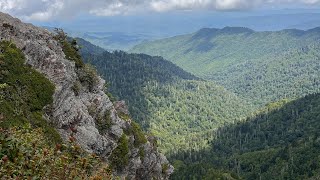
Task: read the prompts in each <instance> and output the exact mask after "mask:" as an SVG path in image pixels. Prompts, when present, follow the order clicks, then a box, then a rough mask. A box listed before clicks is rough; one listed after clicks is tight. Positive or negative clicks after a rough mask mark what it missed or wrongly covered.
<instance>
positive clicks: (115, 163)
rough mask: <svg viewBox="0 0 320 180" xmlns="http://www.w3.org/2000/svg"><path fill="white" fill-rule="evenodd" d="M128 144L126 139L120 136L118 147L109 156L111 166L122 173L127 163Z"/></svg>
mask: <svg viewBox="0 0 320 180" xmlns="http://www.w3.org/2000/svg"><path fill="white" fill-rule="evenodd" d="M128 153H129V143H128V137H127V136H126V135H125V134H122V136H121V137H120V139H119V141H118V146H117V147H116V149H114V150H113V151H112V154H111V156H110V158H109V159H110V161H111V166H112V168H113V169H116V170H117V171H122V170H123V168H124V167H125V166H127V165H128V163H129V154H128Z"/></svg>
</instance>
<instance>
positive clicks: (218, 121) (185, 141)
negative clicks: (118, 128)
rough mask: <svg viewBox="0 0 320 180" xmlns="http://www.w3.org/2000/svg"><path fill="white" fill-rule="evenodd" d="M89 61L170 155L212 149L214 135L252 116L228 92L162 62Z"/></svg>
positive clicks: (115, 57) (121, 56)
mask: <svg viewBox="0 0 320 180" xmlns="http://www.w3.org/2000/svg"><path fill="white" fill-rule="evenodd" d="M80 46H83V45H82V44H80ZM83 57H85V59H86V60H87V62H90V63H92V64H93V65H95V66H96V67H97V69H98V71H99V72H100V74H101V75H102V76H103V77H104V78H106V80H107V81H108V82H109V87H108V90H109V91H110V92H111V93H112V94H114V95H115V96H117V98H119V99H124V100H125V101H126V102H127V104H128V105H129V109H130V112H131V113H132V116H133V117H134V119H137V120H138V121H139V122H140V124H141V125H142V126H143V127H144V128H145V129H147V130H149V131H150V132H151V133H153V134H154V135H156V136H157V137H159V138H160V141H159V145H160V148H161V149H162V150H163V151H165V152H166V153H173V152H176V151H177V150H179V149H194V150H196V149H201V148H203V147H206V146H207V143H208V141H209V140H210V139H211V138H212V131H213V130H214V129H216V128H218V127H220V126H222V125H224V124H226V123H230V122H234V121H238V120H239V119H241V118H244V117H246V116H247V115H248V114H250V112H251V111H252V109H251V105H250V104H249V103H247V102H245V101H244V100H242V99H240V98H238V97H237V96H236V95H234V94H233V93H230V92H228V91H227V90H225V89H224V88H223V87H221V86H217V85H216V84H214V83H212V82H208V81H203V80H201V79H199V78H197V77H195V76H193V75H191V74H189V73H187V72H185V71H183V70H182V69H181V68H179V67H178V66H176V65H174V64H173V63H171V62H168V61H166V60H164V59H163V58H161V57H152V56H148V55H144V54H128V53H125V52H121V51H120V52H118V51H117V52H113V53H110V52H107V51H106V52H104V53H103V54H101V55H93V54H87V53H85V52H83Z"/></svg>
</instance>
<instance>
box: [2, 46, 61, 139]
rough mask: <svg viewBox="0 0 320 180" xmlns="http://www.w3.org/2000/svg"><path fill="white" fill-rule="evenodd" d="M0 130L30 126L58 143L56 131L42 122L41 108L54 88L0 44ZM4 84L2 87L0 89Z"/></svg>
mask: <svg viewBox="0 0 320 180" xmlns="http://www.w3.org/2000/svg"><path fill="white" fill-rule="evenodd" d="M0 52H2V53H1V56H0V62H1V66H0V72H1V76H0V84H2V85H1V88H0V96H1V103H0V109H1V115H2V116H3V118H2V121H1V122H0V127H2V128H9V127H13V126H23V125H25V124H26V123H28V122H30V123H31V125H33V126H34V127H41V128H43V130H44V132H45V133H46V137H47V139H48V140H49V141H50V142H53V143H60V142H61V138H60V136H59V135H58V133H57V132H56V130H55V129H54V128H53V127H51V126H49V125H48V123H47V122H46V120H45V119H43V117H42V116H43V108H44V107H45V106H46V105H48V104H51V103H52V102H53V98H52V96H53V93H54V89H55V87H54V85H53V84H52V83H51V82H50V81H49V80H48V79H46V78H45V77H44V76H43V75H42V74H41V73H39V72H37V71H36V70H34V69H32V68H30V67H28V66H25V64H24V56H23V54H22V52H21V51H20V50H19V49H18V48H17V47H16V46H15V45H14V44H13V43H11V42H6V41H3V42H0ZM4 84H5V85H4Z"/></svg>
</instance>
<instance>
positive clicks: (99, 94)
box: [0, 13, 173, 179]
mask: <svg viewBox="0 0 320 180" xmlns="http://www.w3.org/2000/svg"><path fill="white" fill-rule="evenodd" d="M0 39H1V40H8V41H12V42H13V43H15V44H16V45H17V47H18V48H20V49H21V50H22V51H23V53H24V55H25V57H26V63H27V64H28V65H30V66H32V67H33V68H34V69H36V70H37V71H39V72H41V73H43V74H44V75H45V76H46V77H47V78H48V79H49V80H50V81H51V82H52V83H54V85H55V93H54V96H53V99H54V102H53V104H51V105H48V106H47V107H46V108H45V110H44V111H45V114H46V115H45V116H46V117H45V118H46V119H47V121H48V122H50V124H53V125H54V126H55V128H56V129H57V131H58V132H59V133H60V135H61V137H62V138H63V139H64V140H66V141H67V140H68V139H69V137H71V136H72V137H74V138H75V140H76V142H77V143H78V144H79V145H80V146H81V147H82V148H83V149H84V150H86V151H88V152H90V153H96V154H97V155H99V156H101V157H102V158H103V159H105V160H106V161H107V162H110V163H112V162H111V161H113V160H117V159H123V158H124V157H115V156H125V157H126V158H127V160H126V161H125V162H124V163H123V164H122V167H118V165H115V166H113V167H114V174H115V175H117V176H121V177H128V178H129V179H152V178H154V179H168V177H169V175H170V174H171V173H172V171H173V167H172V166H171V165H169V162H168V161H167V159H166V157H165V156H164V155H162V154H161V153H159V152H158V151H157V148H156V146H155V143H154V138H152V137H144V136H145V135H143V137H141V133H140V129H139V128H138V127H136V124H135V123H134V122H132V121H131V119H130V116H129V115H128V112H127V110H126V107H125V105H124V104H123V102H115V103H112V102H111V101H110V99H109V97H108V96H107V95H106V94H105V92H104V83H105V82H104V80H103V79H101V78H100V77H99V76H97V77H96V79H95V83H92V84H88V83H86V82H85V81H83V80H82V79H83V77H82V76H83V73H85V72H86V69H85V68H78V67H76V64H75V62H74V61H70V60H69V59H68V57H66V55H65V53H64V51H63V48H62V45H61V43H60V42H59V41H57V40H56V38H55V36H54V34H52V33H50V32H49V31H47V30H45V29H42V28H38V27H35V26H33V25H31V24H26V23H22V22H21V21H20V20H19V19H16V18H13V17H11V16H10V15H7V14H4V13H0ZM75 89H76V90H75ZM101 126H103V127H101ZM141 139H142V140H141ZM143 139H146V140H145V141H144V140H143ZM124 140H125V141H126V142H127V145H126V146H127V147H128V151H127V152H125V154H121V153H120V154H119V153H118V154H116V151H119V148H120V146H122V144H121V143H123V141H124ZM120 152H122V153H123V151H121V150H120ZM112 159H113V160H112ZM115 162H116V161H115ZM115 167H116V168H115Z"/></svg>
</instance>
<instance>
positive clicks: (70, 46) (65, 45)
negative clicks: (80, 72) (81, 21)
mask: <svg viewBox="0 0 320 180" xmlns="http://www.w3.org/2000/svg"><path fill="white" fill-rule="evenodd" d="M55 33H56V36H55V39H56V40H57V41H58V42H59V43H60V44H61V47H62V50H63V52H64V54H65V55H66V58H67V59H68V60H70V61H74V62H75V65H76V67H77V68H82V67H83V66H84V63H83V61H82V59H81V56H80V55H79V53H78V50H79V49H78V48H77V42H76V41H75V40H73V41H72V42H71V43H70V42H69V41H68V36H67V34H66V33H64V32H63V30H62V29H55Z"/></svg>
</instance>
